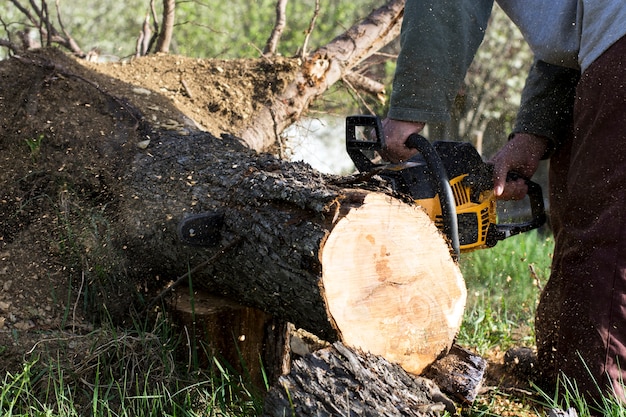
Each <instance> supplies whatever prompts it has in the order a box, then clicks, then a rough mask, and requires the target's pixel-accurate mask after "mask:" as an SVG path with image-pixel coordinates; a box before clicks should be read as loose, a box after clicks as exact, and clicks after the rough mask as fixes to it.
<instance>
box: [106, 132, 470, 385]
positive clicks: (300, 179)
mask: <svg viewBox="0 0 626 417" xmlns="http://www.w3.org/2000/svg"><path fill="white" fill-rule="evenodd" d="M155 142H156V143H155V145H154V146H152V145H151V146H150V147H149V148H148V149H147V150H146V151H145V152H141V153H138V154H137V155H136V156H135V158H134V161H133V164H132V169H131V172H132V174H131V175H130V176H129V177H128V178H127V182H126V185H125V188H126V192H125V195H126V197H127V198H126V199H125V201H124V202H123V204H122V206H120V209H121V210H120V214H122V213H123V214H124V216H123V217H121V218H119V219H118V222H117V223H116V224H115V225H113V227H114V228H115V229H116V230H115V233H113V235H115V236H117V237H116V238H115V239H114V240H113V242H112V243H113V247H117V248H124V249H123V250H124V252H125V253H126V259H125V264H126V267H125V269H126V271H129V272H132V274H133V275H135V276H144V277H145V276H150V275H154V274H159V275H161V276H163V275H165V274H169V275H170V276H171V275H173V274H175V275H176V276H178V275H181V274H183V273H184V271H185V270H186V269H187V268H189V267H192V268H193V267H195V266H196V265H198V264H202V263H203V262H204V260H205V259H206V257H207V255H208V254H211V253H213V252H214V251H215V250H216V249H211V248H208V249H205V248H202V247H200V248H198V247H192V246H188V245H185V244H184V242H182V241H181V240H180V237H179V235H178V232H177V230H178V229H179V224H180V222H181V221H182V222H184V221H185V219H186V218H188V217H187V216H189V214H190V213H191V212H195V213H203V212H204V213H209V214H210V216H209V217H208V218H210V219H213V218H214V216H215V215H217V216H218V217H219V218H221V221H220V222H219V223H217V226H218V227H217V228H216V227H213V228H214V229H216V230H212V231H211V233H210V236H214V240H215V241H214V242H207V243H213V244H214V245H216V246H217V249H219V248H220V247H223V246H225V245H228V244H230V243H232V242H236V243H235V244H234V245H233V246H232V247H231V249H230V250H228V251H227V252H226V253H225V254H224V255H223V256H221V257H219V258H218V259H217V260H215V261H214V262H213V263H212V264H211V265H207V266H206V267H203V268H200V269H197V268H194V269H195V270H194V272H193V273H192V274H191V275H192V276H191V278H192V279H193V282H194V284H195V285H196V286H202V287H204V288H206V289H208V290H211V291H213V292H217V293H220V294H223V295H225V296H227V297H231V298H233V299H234V300H237V301H238V302H240V303H243V304H246V305H250V306H254V307H256V308H259V309H261V310H263V311H266V312H269V313H271V314H272V315H274V316H275V317H279V318H281V319H284V320H286V321H289V322H292V323H294V324H295V325H296V326H298V327H302V328H304V329H306V330H308V331H310V332H312V333H314V334H316V335H318V336H319V337H321V338H323V339H324V340H329V341H335V340H341V341H343V342H344V343H345V344H347V345H349V346H353V347H358V348H360V349H362V350H364V351H369V352H373V353H376V354H380V355H383V356H385V357H386V358H388V359H389V360H392V361H394V362H397V363H401V364H402V365H403V366H404V367H405V368H406V369H407V370H409V371H412V372H416V373H419V372H420V371H421V370H422V369H423V368H424V367H425V366H426V365H427V364H429V363H430V362H432V361H433V360H434V359H435V358H436V357H437V356H439V355H440V354H442V353H445V352H446V351H447V349H448V348H449V347H450V345H451V342H452V340H453V338H454V336H455V334H456V332H457V330H458V328H459V326H460V323H461V318H462V315H463V308H464V302H465V287H464V282H463V279H462V277H461V274H460V272H459V269H458V266H457V265H456V263H455V262H454V261H453V260H452V258H451V256H450V250H449V247H448V245H447V244H446V242H445V240H444V238H443V237H442V235H441V234H440V232H439V231H438V229H437V228H436V227H435V226H434V225H433V224H432V222H431V221H430V220H429V218H428V216H427V215H426V214H425V213H424V211H423V210H422V209H421V208H419V207H415V206H411V205H410V204H407V203H404V202H403V201H401V200H399V199H396V198H393V197H391V196H389V195H386V194H384V193H382V192H380V191H369V190H364V189H352V188H344V187H342V186H337V185H335V184H334V183H335V182H341V181H337V178H335V177H328V176H324V175H321V174H319V173H317V172H315V171H314V170H312V169H311V168H310V167H309V166H308V165H305V164H294V163H287V162H284V161H280V160H277V159H275V158H274V157H271V156H269V155H260V156H256V157H252V155H251V154H250V153H249V151H247V150H246V149H243V148H238V145H237V142H236V141H234V140H229V139H228V138H224V139H221V140H218V139H215V138H212V137H210V136H207V135H196V136H189V137H186V138H185V139H184V140H182V141H181V138H178V137H175V136H173V137H172V136H168V135H163V136H161V137H159V138H158V140H156V141H155ZM213 226H215V225H213ZM197 228H198V227H197ZM198 229H199V228H198ZM135 260H136V261H135Z"/></svg>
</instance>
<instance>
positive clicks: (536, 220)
mask: <svg viewBox="0 0 626 417" xmlns="http://www.w3.org/2000/svg"><path fill="white" fill-rule="evenodd" d="M518 178H520V176H519V175H517V174H516V173H509V175H508V176H507V180H508V181H511V180H516V179H518ZM524 180H525V182H526V185H527V186H528V193H527V196H528V200H529V202H530V212H531V216H532V217H531V219H530V220H529V221H527V222H522V223H511V224H492V225H491V226H490V229H489V231H488V232H487V240H486V242H485V243H486V245H487V246H489V247H492V246H495V244H496V243H498V242H499V241H500V240H504V239H506V238H509V237H511V236H515V235H518V234H520V233H525V232H528V231H530V230H533V229H538V228H540V227H541V226H543V225H544V224H545V223H546V210H545V207H544V203H543V191H542V190H541V185H539V184H537V183H536V182H533V181H531V180H529V179H527V178H524Z"/></svg>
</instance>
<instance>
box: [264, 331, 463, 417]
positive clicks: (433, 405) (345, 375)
mask: <svg viewBox="0 0 626 417" xmlns="http://www.w3.org/2000/svg"><path fill="white" fill-rule="evenodd" d="M445 411H448V412H449V413H450V415H455V413H456V410H455V406H454V403H453V402H452V401H450V399H448V398H447V397H446V396H445V395H444V394H443V393H442V392H441V391H440V390H439V388H438V387H437V386H436V385H435V384H434V383H433V382H432V381H430V380H428V379H425V378H420V377H416V376H413V375H409V374H407V373H406V372H405V371H404V370H403V369H402V368H400V367H398V366H397V365H394V364H392V363H390V362H389V361H387V360H385V359H384V358H381V357H379V356H375V355H371V354H367V353H364V352H358V351H355V350H353V349H349V348H347V347H346V346H344V345H342V344H341V343H335V344H334V345H333V346H332V347H330V348H327V349H323V350H319V351H317V352H315V353H314V354H312V355H308V356H306V357H304V358H302V359H298V360H296V361H294V364H293V369H292V371H291V372H290V373H289V374H288V375H285V376H283V377H281V378H280V379H279V384H277V385H276V386H275V387H273V388H272V389H271V390H270V392H269V393H268V395H267V396H266V400H265V406H264V413H263V415H264V416H265V417H270V416H272V417H273V416H276V417H278V416H291V415H296V416H336V415H342V416H343V415H346V416H366V417H367V416H371V417H378V416H393V417H399V416H414V417H430V416H440V415H443V414H444V412H445Z"/></svg>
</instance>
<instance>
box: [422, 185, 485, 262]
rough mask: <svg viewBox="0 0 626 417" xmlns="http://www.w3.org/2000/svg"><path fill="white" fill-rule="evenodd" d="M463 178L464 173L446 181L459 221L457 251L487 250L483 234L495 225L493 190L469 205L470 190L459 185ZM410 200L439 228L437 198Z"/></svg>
mask: <svg viewBox="0 0 626 417" xmlns="http://www.w3.org/2000/svg"><path fill="white" fill-rule="evenodd" d="M466 176H467V174H463V175H459V176H458V177H456V178H453V179H451V180H450V187H451V188H452V193H453V194H454V200H455V205H456V214H457V219H458V222H459V247H460V250H461V252H471V251H473V250H476V249H482V248H486V247H488V245H487V232H488V230H489V225H490V224H495V223H496V221H497V214H496V199H495V196H494V195H493V191H491V190H488V191H484V192H482V193H481V194H480V196H479V198H478V202H473V201H472V200H471V195H470V188H469V187H466V186H464V185H463V179H464V178H465V177H466ZM414 201H415V204H417V205H419V206H421V207H422V208H424V210H425V211H426V213H428V216H429V217H430V219H431V220H432V221H433V222H434V223H435V225H436V226H437V227H439V228H440V229H442V228H443V217H442V214H441V203H440V201H439V195H435V197H434V198H428V199H418V200H414Z"/></svg>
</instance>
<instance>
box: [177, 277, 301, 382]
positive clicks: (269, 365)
mask: <svg viewBox="0 0 626 417" xmlns="http://www.w3.org/2000/svg"><path fill="white" fill-rule="evenodd" d="M170 310H171V311H172V319H173V321H174V322H175V323H176V324H177V325H178V327H179V329H180V332H181V339H183V340H186V341H187V343H186V345H185V346H183V348H184V352H181V354H184V355H186V356H187V357H188V358H189V360H191V358H192V357H195V360H196V361H197V363H198V365H199V366H201V367H203V368H206V367H212V366H214V364H215V363H214V360H217V361H219V362H220V363H221V366H223V367H225V368H228V369H232V370H233V371H234V372H235V373H237V374H239V375H241V376H243V377H244V378H245V379H247V380H248V381H249V382H251V383H252V384H253V385H254V386H255V387H257V388H258V389H264V387H265V378H267V379H268V381H269V382H270V383H273V382H275V381H276V380H277V379H278V377H279V376H280V375H282V374H284V373H286V372H288V371H289V362H288V358H289V354H288V350H289V349H288V343H289V335H288V327H287V323H285V322H281V321H279V320H276V319H274V318H273V317H272V316H270V315H269V314H267V313H264V312H263V311H260V310H257V309H254V308H251V307H245V306H242V305H239V304H237V303H234V302H232V301H229V300H225V299H223V298H220V297H215V296H213V295H211V294H209V293H207V292H206V291H202V290H200V291H194V292H193V294H190V292H189V289H188V288H185V287H183V288H179V289H178V290H177V291H176V293H175V297H173V299H172V301H171V307H170Z"/></svg>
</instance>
